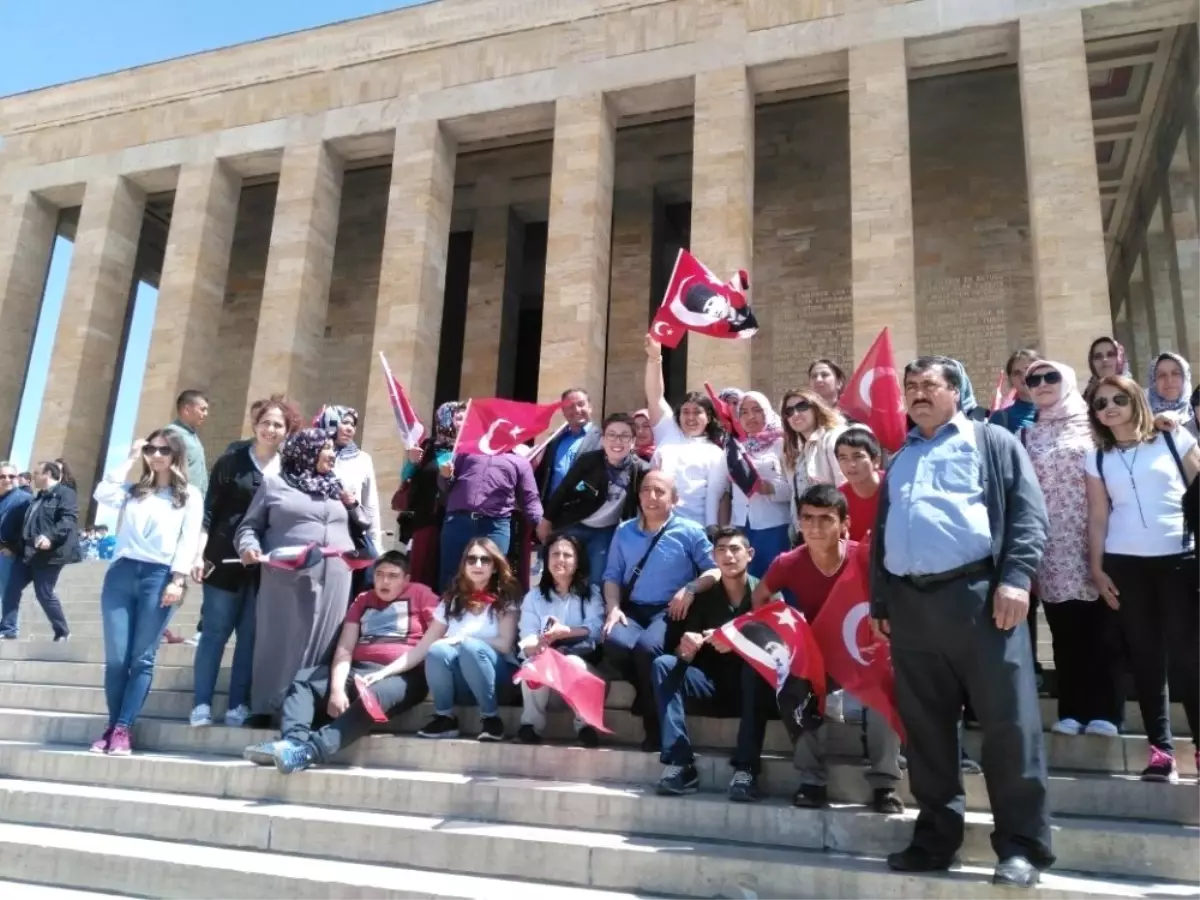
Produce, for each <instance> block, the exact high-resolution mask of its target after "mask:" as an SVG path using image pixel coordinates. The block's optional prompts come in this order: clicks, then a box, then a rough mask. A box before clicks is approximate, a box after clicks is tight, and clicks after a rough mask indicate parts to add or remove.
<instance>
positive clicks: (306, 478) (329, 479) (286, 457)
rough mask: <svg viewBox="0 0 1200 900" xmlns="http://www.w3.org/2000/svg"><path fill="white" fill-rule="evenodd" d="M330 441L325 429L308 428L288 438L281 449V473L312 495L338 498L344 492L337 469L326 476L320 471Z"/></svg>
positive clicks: (287, 479)
mask: <svg viewBox="0 0 1200 900" xmlns="http://www.w3.org/2000/svg"><path fill="white" fill-rule="evenodd" d="M329 440H330V438H329V435H328V434H327V433H326V432H325V431H323V430H322V429H320V428H306V429H305V430H304V431H297V432H296V433H295V434H293V435H292V436H291V437H289V438H288V439H287V440H286V441H284V442H283V449H281V450H280V451H279V474H280V475H281V476H282V477H283V480H284V481H286V482H287V483H288V484H290V485H291V486H292V487H294V488H295V489H296V490H298V491H301V492H303V493H305V494H309V495H310V496H313V497H327V498H329V499H331V500H336V499H337V498H338V497H339V496H340V495H341V493H342V483H341V482H340V481H338V479H337V477H336V476H335V475H334V474H333V472H327V473H325V474H323V475H322V474H321V473H320V472H318V471H317V459H318V458H319V457H320V455H321V448H322V447H324V446H325V445H326V444H327V443H329Z"/></svg>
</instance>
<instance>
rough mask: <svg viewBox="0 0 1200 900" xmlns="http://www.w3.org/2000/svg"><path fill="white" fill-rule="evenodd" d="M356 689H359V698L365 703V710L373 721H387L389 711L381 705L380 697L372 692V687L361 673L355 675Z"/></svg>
mask: <svg viewBox="0 0 1200 900" xmlns="http://www.w3.org/2000/svg"><path fill="white" fill-rule="evenodd" d="M354 689H355V690H356V691H358V700H359V702H360V703H361V704H362V705H363V711H364V712H365V713H366V714H367V715H368V716H370V717H371V721H373V722H386V721H387V720H388V717H387V713H385V712H384V711H383V707H382V706H380V705H379V698H378V697H376V696H375V695H374V694H373V693H371V689H370V688H369V687H367V683H366V682H365V681H363V680H362V676H361V675H355V676H354Z"/></svg>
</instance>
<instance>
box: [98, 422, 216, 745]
mask: <svg viewBox="0 0 1200 900" xmlns="http://www.w3.org/2000/svg"><path fill="white" fill-rule="evenodd" d="M139 458H140V459H141V460H142V471H141V475H140V477H139V478H138V480H137V481H136V482H131V481H130V480H129V477H128V476H129V469H130V467H131V466H132V465H133V464H134V462H135V461H136V460H137V459H139ZM94 496H95V498H96V502H97V503H103V504H105V505H107V506H111V507H114V508H116V509H119V510H120V516H119V518H118V520H117V521H118V523H119V524H118V528H117V547H116V552H115V553H114V554H113V559H114V562H113V564H112V565H111V566H109V567H108V571H107V572H106V573H105V575H104V585H103V587H102V588H101V589H100V617H101V620H102V621H103V624H104V696H105V699H106V700H107V702H108V727H107V728H105V730H104V734H103V735H101V736H100V739H99V740H98V741H96V743H94V744H92V752H93V753H108V754H110V755H112V756H128V755H129V754H130V753H131V752H132V750H133V744H132V741H131V739H130V731H131V730H132V728H133V723H134V722H135V721H137V717H138V714H139V713H140V712H141V711H142V705H143V704H144V703H145V702H146V695H147V694H149V693H150V682H151V681H152V680H153V678H154V661H155V658H156V657H157V655H158V644H159V640H160V639H161V637H162V633H163V630H164V629H165V628H166V627H167V623H168V622H169V621H170V620H171V616H172V615H173V614H174V612H175V610H176V609H177V608H178V606H179V604H180V603H182V602H183V596H184V590H185V588H186V584H187V576H188V572H189V571H190V570H191V568H192V563H193V562H195V559H196V554H197V551H198V550H199V547H200V531H201V528H202V526H203V521H204V503H203V500H202V499H201V497H200V492H199V491H198V490H197V489H196V488H195V487H194V486H192V485H189V484H188V477H187V450H186V449H185V448H184V445H183V442H182V441H181V440H180V439H179V438H178V437H177V436H176V435H175V433H174V432H171V431H167V430H165V429H159V430H158V431H154V432H151V434H150V436H149V437H148V438H146V440H145V441H134V444H133V447H132V448H131V450H130V453H129V458H128V459H126V460H124V461H123V462H122V463H120V464H119V465H117V466H116V467H115V468H114V469H112V471H110V472H108V473H107V474H106V475H105V476H104V480H103V481H101V482H100V484H99V485H97V486H96V490H95V494H94Z"/></svg>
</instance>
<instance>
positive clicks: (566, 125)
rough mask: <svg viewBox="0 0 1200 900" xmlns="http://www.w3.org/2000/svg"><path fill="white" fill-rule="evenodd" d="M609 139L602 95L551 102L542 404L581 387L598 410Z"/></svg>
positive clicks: (608, 232) (608, 231)
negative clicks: (568, 390)
mask: <svg viewBox="0 0 1200 900" xmlns="http://www.w3.org/2000/svg"><path fill="white" fill-rule="evenodd" d="M615 138H616V123H615V119H614V117H613V113H612V110H611V109H610V108H609V106H608V101H607V100H605V98H604V95H603V94H588V95H586V96H583V97H570V98H565V99H560V100H559V101H558V102H557V104H556V108H555V112H554V153H553V157H552V162H551V165H552V169H551V174H550V221H549V223H548V226H547V228H548V230H547V237H546V281H545V289H544V292H543V301H542V352H541V362H540V368H539V370H538V396H539V398H540V399H541V401H542V402H543V403H548V402H550V401H556V400H558V398H559V395H560V394H561V393H562V392H563V391H564V390H567V389H568V388H572V387H582V388H584V389H585V390H586V391H588V393H589V394H590V395H591V398H592V405H593V406H595V407H596V408H598V409H602V408H603V404H604V351H605V342H606V330H607V327H608V287H609V280H608V279H609V250H610V243H611V238H612V208H613V165H614V157H615V152H614V142H615Z"/></svg>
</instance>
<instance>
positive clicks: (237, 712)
mask: <svg viewBox="0 0 1200 900" xmlns="http://www.w3.org/2000/svg"><path fill="white" fill-rule="evenodd" d="M249 718H250V707H248V706H247V705H246V704H245V703H240V704H238V705H237V706H235V707H234V708H233V709H231V710H228V711H227V712H226V713H225V724H226V725H228V726H229V727H230V728H241V727H242V726H243V725H245V724H246V720H247V719H249Z"/></svg>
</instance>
